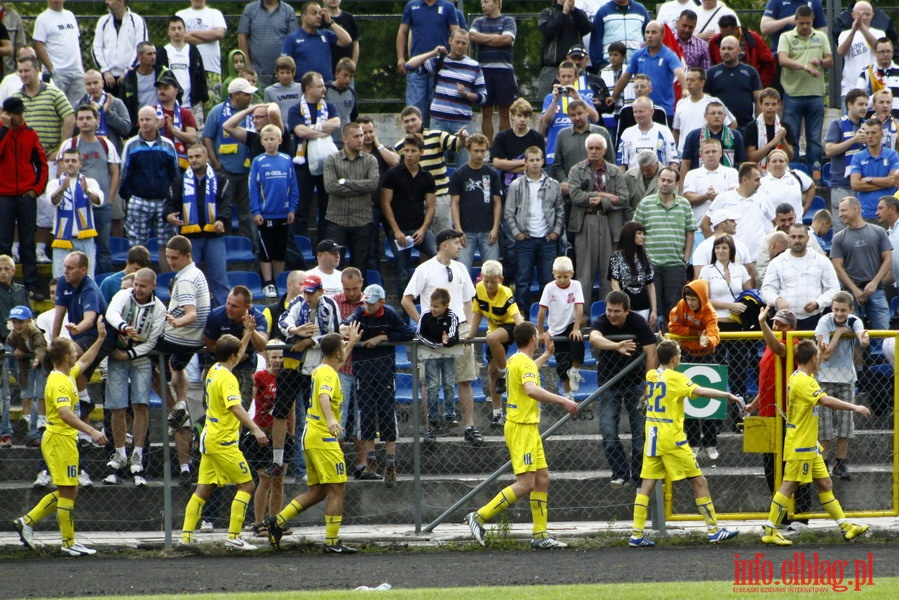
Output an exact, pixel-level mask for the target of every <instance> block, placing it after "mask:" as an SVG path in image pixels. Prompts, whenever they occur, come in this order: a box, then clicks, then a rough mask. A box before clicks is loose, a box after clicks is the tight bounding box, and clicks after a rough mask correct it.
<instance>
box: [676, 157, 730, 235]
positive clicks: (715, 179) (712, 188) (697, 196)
mask: <svg viewBox="0 0 899 600" xmlns="http://www.w3.org/2000/svg"><path fill="white" fill-rule="evenodd" d="M699 155H700V157H701V158H702V164H701V165H700V166H699V167H698V168H696V169H690V170H689V171H687V173H686V175H685V176H684V198H686V199H687V200H688V201H689V202H690V206H692V207H693V216H694V217H695V218H696V226H697V227H698V226H699V222H700V221H701V220H702V218H703V217H704V216H705V215H706V213H707V212H708V210H709V206H711V205H712V201H713V200H714V199H715V198H716V197H717V196H718V194H720V193H722V192H727V191H730V190H733V189H735V188H736V187H737V184H738V183H739V181H738V174H737V170H736V169H734V168H733V167H725V166H724V165H722V164H721V157H722V156H723V151H722V150H721V142H720V141H718V140H714V139H706V140H703V141H702V143H701V144H700V145H699ZM712 228H713V229H714V226H713V227H712Z"/></svg>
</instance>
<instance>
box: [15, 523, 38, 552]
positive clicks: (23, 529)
mask: <svg viewBox="0 0 899 600" xmlns="http://www.w3.org/2000/svg"><path fill="white" fill-rule="evenodd" d="M12 524H13V527H15V528H16V531H18V532H19V539H20V540H22V543H23V544H25V545H26V546H27V547H29V548H31V549H32V550H34V549H35V544H34V527H32V526H31V525H29V524H28V523H26V522H25V517H19V518H18V519H16V520H15V521H13V522H12Z"/></svg>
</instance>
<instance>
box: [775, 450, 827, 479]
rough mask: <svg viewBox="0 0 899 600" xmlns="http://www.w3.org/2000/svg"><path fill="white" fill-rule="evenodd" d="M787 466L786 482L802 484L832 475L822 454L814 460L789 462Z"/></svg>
mask: <svg viewBox="0 0 899 600" xmlns="http://www.w3.org/2000/svg"><path fill="white" fill-rule="evenodd" d="M786 465H787V466H786V467H785V468H784V478H783V480H784V481H798V482H799V483H800V484H802V483H811V482H812V480H818V479H827V478H828V477H830V473H828V472H827V465H825V464H824V459H823V458H822V457H821V454H820V453H818V454H816V455H815V456H814V458H807V459H804V460H788V461H786Z"/></svg>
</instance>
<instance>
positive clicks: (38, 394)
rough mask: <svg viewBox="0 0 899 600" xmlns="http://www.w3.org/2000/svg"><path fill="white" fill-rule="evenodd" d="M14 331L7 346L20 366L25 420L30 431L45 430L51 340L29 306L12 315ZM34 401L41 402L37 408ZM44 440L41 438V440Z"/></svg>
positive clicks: (17, 310)
mask: <svg viewBox="0 0 899 600" xmlns="http://www.w3.org/2000/svg"><path fill="white" fill-rule="evenodd" d="M9 321H10V323H12V331H11V332H10V334H9V337H7V338H6V343H8V344H9V346H10V347H11V348H12V349H13V354H14V355H15V357H16V359H18V362H19V387H20V390H21V391H20V392H19V396H20V397H21V398H22V419H26V420H27V423H28V429H29V430H30V429H42V428H44V427H46V426H47V416H46V415H47V413H46V410H45V408H44V387H45V386H46V383H47V371H46V370H45V369H44V357H46V356H47V339H46V338H45V337H44V332H43V331H41V330H40V329H39V328H38V326H37V325H36V324H35V322H34V313H32V312H31V309H30V308H28V307H27V306H14V307H13V308H12V310H10V311H9ZM34 399H37V402H36V405H35V402H34ZM35 439H38V440H40V437H39V436H38V437H37V438H35Z"/></svg>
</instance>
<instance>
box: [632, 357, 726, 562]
mask: <svg viewBox="0 0 899 600" xmlns="http://www.w3.org/2000/svg"><path fill="white" fill-rule="evenodd" d="M657 352H658V356H659V368H658V369H653V370H652V371H649V372H648V373H647V374H646V438H645V439H646V441H645V442H644V445H643V468H642V469H641V470H640V477H641V479H643V483H642V484H641V485H640V489H639V490H637V497H636V498H635V499H634V530H633V533H632V534H631V539H630V540H629V542H628V545H629V546H630V547H631V548H643V547H650V546H655V542H652V541H650V540H647V539H646V538H645V537H644V536H643V528H644V527H645V526H646V514H647V509H648V507H649V496H650V495H651V494H652V491H653V490H654V489H655V487H656V483H658V482H659V481H661V480H663V479H665V477H666V475H667V476H669V477H671V480H672V481H680V480H681V479H686V480H687V481H689V482H690V485H691V486H693V495H694V496H695V498H696V508H697V509H698V510H699V514H700V515H702V518H703V519H704V520H705V524H706V528H707V530H708V536H709V543H711V544H717V543H719V542H723V541H725V540H729V539H730V538H732V537H736V536H737V535H738V534H739V531H735V530H729V529H725V528H723V527H718V517H717V515H716V514H715V506H714V505H713V504H712V498H711V495H710V494H709V482H708V481H707V480H706V478H705V477H704V476H703V475H702V471H701V470H700V469H699V465H698V464H697V463H696V458H695V457H694V456H693V454H692V453H691V452H690V446H689V444H687V440H686V436H685V434H684V399H686V398H696V397H697V396H702V397H704V398H727V399H728V400H730V401H731V402H741V401H740V399H739V398H737V397H736V396H734V395H733V394H731V393H729V392H723V391H721V390H716V389H712V388H704V387H700V386H698V385H696V384H695V383H693V382H692V381H690V379H689V378H687V376H686V375H684V374H683V373H680V372H678V371H675V369H676V368H677V366H678V365H679V364H680V358H681V351H680V346H678V345H677V342H675V341H673V340H665V341H664V342H662V343H661V344H659V347H658V349H657Z"/></svg>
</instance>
